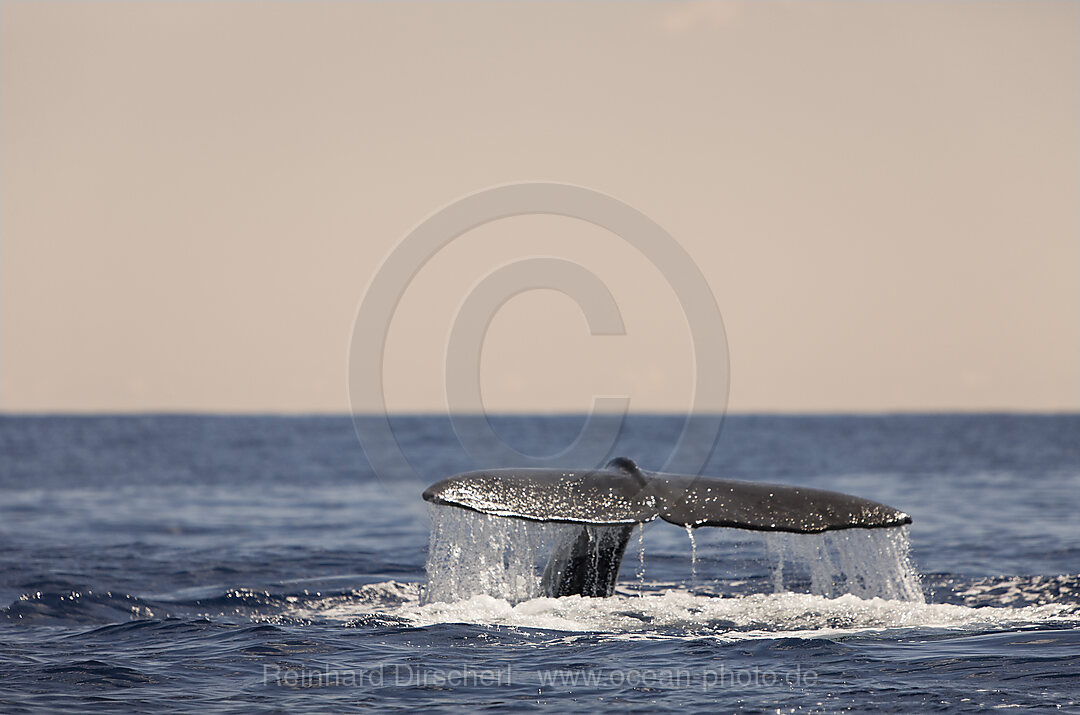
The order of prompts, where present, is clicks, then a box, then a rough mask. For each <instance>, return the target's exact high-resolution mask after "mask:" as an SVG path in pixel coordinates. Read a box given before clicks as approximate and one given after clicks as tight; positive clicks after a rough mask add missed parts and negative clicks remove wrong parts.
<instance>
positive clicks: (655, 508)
mask: <svg viewBox="0 0 1080 715" xmlns="http://www.w3.org/2000/svg"><path fill="white" fill-rule="evenodd" d="M423 496H424V499H425V500H426V501H429V502H432V503H433V504H437V505H443V506H452V507H458V508H460V509H466V510H469V511H473V512H479V513H480V514H485V515H488V516H495V517H506V518H510V519H514V520H525V521H533V522H543V523H554V524H566V525H574V526H572V527H569V528H564V529H562V530H561V531H562V532H565V533H562V534H561V535H560V537H559V538H558V539H556V543H555V546H554V548H553V550H552V553H551V555H550V558H549V559H548V560H547V563H546V565H545V566H544V569H543V576H542V577H541V578H540V581H539V584H538V588H539V592H538V593H536V594H534V595H543V596H549V597H560V596H572V595H581V596H597V597H603V596H611V595H612V594H613V593H614V591H615V584H616V582H617V580H618V573H619V567H620V565H621V563H622V558H623V554H624V553H625V551H626V545H627V542H628V541H629V539H630V535H631V532H632V530H633V526H634V525H635V524H643V523H645V522H649V521H653V520H654V519H656V518H657V517H659V518H660V519H662V520H664V521H667V522H670V523H672V524H678V525H680V526H684V527H687V528H697V527H702V526H713V527H728V528H735V529H749V530H753V531H766V532H768V531H773V532H788V533H794V534H820V533H822V532H826V531H837V530H841V529H881V528H889V527H899V526H903V525H905V524H910V523H911V517H910V516H908V515H907V514H906V513H904V512H902V511H900V510H898V509H894V508H893V507H890V506H886V505H885V504H881V503H878V502H875V501H870V500H869V499H862V498H860V497H855V496H852V495H850V494H842V493H840V492H832V491H825V490H822V489H809V488H805V487H791V486H784V485H777V484H762V483H758V482H747V481H737V480H729V479H717V478H714V477H699V476H690V475H681V474H665V473H661V472H648V471H645V470H642V469H640V468H639V467H638V466H637V464H635V463H634V461H633V460H631V459H628V458H626V457H616V458H615V459H612V460H611V461H610V462H608V464H607V465H606V466H605V467H604V468H603V469H585V470H553V469H494V470H480V471H475V472H466V473H464V474H458V475H456V476H453V477H449V478H447V479H444V480H442V481H440V482H437V483H435V484H433V485H432V486H430V487H428V489H427V490H425V491H424V495H423ZM433 536H434V534H433ZM433 547H434V541H433ZM458 551H459V552H460V546H459V547H458ZM507 558H509V559H511V560H512V559H513V558H514V555H513V554H512V553H507V554H505V555H501V556H500V559H502V560H504V561H505V560H506V559H507ZM531 566H532V565H531V564H529V567H530V568H531Z"/></svg>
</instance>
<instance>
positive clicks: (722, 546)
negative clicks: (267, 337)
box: [0, 415, 1080, 713]
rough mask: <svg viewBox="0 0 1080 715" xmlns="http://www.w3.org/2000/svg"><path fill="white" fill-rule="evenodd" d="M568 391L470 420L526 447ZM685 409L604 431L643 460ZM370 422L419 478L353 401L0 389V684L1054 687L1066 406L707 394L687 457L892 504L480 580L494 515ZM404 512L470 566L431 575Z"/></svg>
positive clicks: (336, 689)
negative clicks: (32, 408)
mask: <svg viewBox="0 0 1080 715" xmlns="http://www.w3.org/2000/svg"><path fill="white" fill-rule="evenodd" d="M583 420H584V418H583V417H582V416H573V415H570V416H557V417H541V416H515V417H500V418H496V419H494V422H495V428H496V431H497V432H498V433H499V434H500V435H501V436H502V437H503V438H504V439H505V440H506V442H507V443H508V444H510V445H512V446H513V447H514V448H516V449H518V450H520V451H522V452H524V453H529V454H535V455H543V454H550V453H553V452H557V451H558V449H559V448H560V447H562V446H565V445H568V444H570V442H572V440H573V438H574V436H575V435H576V434H577V433H578V431H579V430H580V428H581V427H582V424H583ZM681 426H682V421H681V420H680V419H679V418H677V417H669V416H631V417H629V418H628V419H627V421H626V423H625V424H624V425H623V427H622V432H621V433H620V440H619V442H618V443H617V445H616V447H615V449H614V450H613V453H614V454H623V455H625V456H628V457H631V458H633V459H635V460H637V461H638V463H639V464H640V465H641V466H642V467H644V468H647V469H656V468H658V467H660V466H661V464H662V462H663V459H664V458H665V457H666V455H667V454H668V452H669V451H670V449H671V445H672V444H673V440H674V439H675V438H677V436H678V434H679V431H680V429H681ZM359 427H360V429H361V430H363V429H365V422H364V420H363V419H361V420H360V421H359ZM393 427H394V434H395V436H396V438H397V440H398V443H399V444H400V447H401V451H402V453H403V454H404V455H405V456H406V458H407V459H408V461H409V463H410V464H411V467H412V470H414V471H415V475H410V474H408V470H404V471H401V472H400V473H395V474H385V473H376V470H375V469H373V468H372V466H371V465H370V464H369V462H368V460H367V459H366V458H365V453H364V451H363V449H362V448H361V445H360V441H359V440H358V438H357V435H356V432H355V430H354V424H353V421H352V420H351V419H350V418H349V417H347V416H345V417H337V416H332V417H320V416H311V417H232V416H230V417H218V416H89V417H52V416H49V417H38V416H4V417H0V712H4V713H17V712H24V711H36V710H45V709H49V710H51V709H59V708H73V709H78V710H108V711H119V712H132V711H160V710H170V711H171V710H177V709H180V710H198V711H200V712H236V711H248V710H252V709H254V710H260V711H261V710H270V711H282V712H326V711H349V710H358V709H366V708H380V709H399V710H403V709H408V710H418V711H420V710H422V711H439V710H444V711H450V710H458V709H468V710H497V709H506V710H514V711H518V710H533V709H551V710H556V711H560V712H562V711H594V710H598V709H599V710H607V709H610V710H617V711H639V710H640V711H654V710H657V709H675V708H678V709H685V710H687V711H702V712H706V711H707V712H726V711H734V710H740V711H746V712H769V713H776V712H782V713H786V712H836V711H852V712H930V711H945V712H956V711H971V712H975V711H985V710H992V709H1016V708H1019V709H1033V710H1038V711H1047V710H1060V711H1062V712H1080V416H1078V415H1044V416H1038V415H1026V416H1018V415H884V416H867V417H863V416H860V417H845V416H806V417H798V416H767V415H763V416H730V417H728V418H727V419H726V420H725V422H724V425H723V431H722V433H721V437H720V440H719V442H718V444H717V446H716V450H715V452H714V453H713V456H712V458H711V460H710V461H709V463H708V465H707V466H706V468H705V470H704V473H705V474H708V475H713V476H722V477H729V478H734V479H750V480H759V481H768V482H779V483H786V484H793V485H806V486H812V487H819V488H825V489H833V490H838V491H843V492H848V493H852V494H856V495H859V496H862V497H867V498H870V499H874V500H877V501H881V502H884V503H886V504H889V505H891V506H895V507H897V508H900V509H903V510H904V511H906V512H908V513H909V514H910V515H911V516H912V518H913V520H914V521H913V523H912V524H911V526H910V527H906V528H905V529H892V530H886V531H888V532H889V534H888V536H887V537H885V536H877V537H874V538H873V539H869V538H867V539H863V538H862V537H861V536H860V534H861V535H863V536H865V535H866V534H870V533H871V532H868V531H865V530H851V531H850V532H837V533H838V534H847V536H844V538H842V539H841V538H839V537H837V538H835V539H833V540H832V541H828V542H826V541H824V540H823V538H824V537H821V536H816V537H798V536H791V535H765V534H759V533H754V532H744V531H737V530H731V529H705V528H703V529H697V530H695V531H694V532H693V534H692V536H693V538H692V539H691V538H690V536H689V535H688V534H687V532H686V531H684V530H683V529H680V528H679V527H676V526H673V525H671V524H666V523H653V524H649V525H647V526H646V527H645V528H644V529H643V530H639V532H638V533H635V535H634V536H633V537H632V539H631V542H630V547H629V548H628V550H627V554H626V558H625V560H624V562H623V566H622V571H621V577H620V585H619V587H618V590H617V593H616V595H615V596H614V597H612V598H607V599H590V598H580V597H570V598H563V599H546V598H535V597H530V594H529V593H527V590H528V589H526V590H525V591H520V590H519V591H514V592H513V593H509V592H504V591H502V590H500V588H502V587H499V588H494V587H489V586H488V585H485V583H486V582H483V579H484V578H487V576H485V575H484V574H485V573H486V572H485V569H488V570H489V571H490V568H496V567H497V569H502V572H501V573H502V574H503V576H505V574H506V572H508V571H513V569H514V568H515V567H514V566H513V563H511V562H513V561H514V559H515V558H517V552H515V551H514V550H513V549H509V548H507V545H508V544H509V545H510V546H513V544H514V543H518V542H513V543H511V542H509V541H506V537H505V534H503V536H499V535H498V534H496V535H495V536H492V537H490V538H488V537H484V538H470V534H472V535H473V536H476V534H480V533H481V532H480V531H476V529H478V528H481V527H483V528H489V527H490V528H496V527H497V528H503V527H502V526H501V524H504V523H505V521H506V520H497V521H498V522H499V523H498V524H495V526H494V527H493V526H492V524H491V523H490V522H485V524H486V525H483V524H482V525H479V526H478V522H477V521H476V520H477V519H492V518H491V517H479V516H477V515H471V516H466V515H468V514H469V513H468V512H464V511H461V510H456V509H451V508H449V507H431V506H429V505H427V504H426V503H424V502H423V501H422V500H421V498H420V493H421V491H422V490H423V488H424V487H425V486H427V485H428V484H430V483H432V482H435V481H437V480H439V479H442V478H444V477H446V476H448V475H450V474H453V473H456V472H460V471H464V470H467V469H470V468H475V467H476V466H477V465H475V464H473V463H472V462H471V458H469V456H468V455H467V454H466V453H464V452H463V451H462V449H461V448H460V447H459V446H458V445H457V443H456V442H455V440H454V435H453V431H452V430H451V428H450V426H449V422H448V420H446V419H445V418H439V417H419V416H417V417H401V418H395V419H394V421H393ZM658 462H659V463H658ZM482 466H489V467H490V466H496V465H482ZM567 466H589V465H567ZM451 512H452V513H451ZM433 520H434V523H435V524H436V525H437V526H438V528H437V529H436V534H435V538H434V539H430V535H431V533H432V532H431V526H432V523H433ZM470 520H471V521H470ZM470 530H472V531H470ZM483 533H484V534H486V533H488V532H483ZM492 533H494V532H492ZM500 533H501V532H500ZM515 538H517V537H515ZM529 538H531V537H529ZM500 539H501V540H500ZM800 539H801V540H800ZM813 539H817V540H818V541H813ZM429 540H430V541H431V542H432V545H433V547H434V549H435V550H436V551H438V552H439V553H451V552H453V550H454V547H453V546H450V547H448V546H447V544H448V543H449V541H452V542H454V544H457V545H458V546H459V547H460V548H459V549H458V552H457V555H456V556H455V558H458V559H459V563H462V564H464V563H465V562H469V564H470V566H469V569H472V570H469V569H466V568H464V567H462V569H463V570H462V571H461V572H460V574H459V575H460V578H459V579H458V581H457V582H455V583H448V582H445V579H446V578H447V575H446V573H445V572H440V573H441V575H440V576H439V578H441V579H443V582H442V583H441V584H439V585H438V588H436V589H435V590H429V591H427V592H425V590H424V589H425V583H426V574H425V563H426V559H427V553H428V547H429ZM520 543H525V542H520ZM528 543H530V544H531V543H533V542H528ZM909 546H910V551H908V548H909ZM520 548H525V547H520ZM529 548H532V547H529ZM463 550H464V551H463ZM526 550H528V549H526ZM827 553H828V554H832V555H831V556H828V558H826V554H827ZM532 556H535V554H533V555H532ZM523 558H524V557H523ZM462 559H463V560H464V561H462ZM470 559H473V561H470ZM828 559H832V561H828ZM845 559H846V561H845ZM825 561H828V563H829V564H832V566H829V568H825V566H823V565H822V564H824V563H825ZM496 562H497V563H496ZM492 564H495V565H494V566H492ZM837 564H841V565H837ZM842 564H847V565H846V566H844V565H842ZM489 567H490V568H489ZM830 568H831V569H832V572H831V574H830V572H829V569H830ZM823 569H824V571H823ZM519 571H520V569H519ZM841 571H843V572H844V574H846V575H845V576H844V577H845V578H848V581H846V582H845V581H843V579H840V580H835V579H834V578H833V577H837V578H839V576H841V575H843V574H840V572H841ZM856 571H857V572H858V574H857V576H858V578H857V579H856V578H855V576H853V574H855V572H856ZM916 572H917V575H916ZM466 574H468V575H466ZM830 579H833V580H830ZM912 579H915V580H912ZM912 584H914V591H911V590H910V588H911V585H912ZM433 585H434V584H433ZM503 585H504V586H505V584H503ZM526 585H527V584H526ZM440 589H441V590H440ZM425 593H426V594H427V595H425ZM432 595H434V596H437V598H433V597H432Z"/></svg>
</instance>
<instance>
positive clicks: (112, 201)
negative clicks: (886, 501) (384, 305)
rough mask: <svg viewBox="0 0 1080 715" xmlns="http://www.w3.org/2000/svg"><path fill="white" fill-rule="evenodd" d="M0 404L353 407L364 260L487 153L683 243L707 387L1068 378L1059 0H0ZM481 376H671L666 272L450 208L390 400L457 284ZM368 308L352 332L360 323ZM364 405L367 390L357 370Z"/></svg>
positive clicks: (398, 324)
mask: <svg viewBox="0 0 1080 715" xmlns="http://www.w3.org/2000/svg"><path fill="white" fill-rule="evenodd" d="M0 13H2V16H0V191H2V193H0V409H3V410H6V411H20V410H34V411H50V410H65V411H87V410H91V411H92V410H211V411H266V410H269V411H280V412H290V411H345V410H348V409H349V407H350V405H349V399H348V391H347V379H346V374H347V367H348V365H347V362H348V351H349V344H350V339H351V332H352V328H353V322H354V319H355V316H356V311H357V307H358V305H359V304H360V301H361V299H362V297H363V295H364V293H365V290H366V289H367V287H368V286H369V284H370V283H371V281H372V280H373V278H374V277H375V275H376V273H377V272H378V270H379V268H380V266H381V265H382V264H383V261H384V260H385V259H386V257H387V256H388V255H389V254H390V252H391V251H392V250H393V248H394V247H395V245H397V244H398V242H399V241H401V240H402V239H403V238H404V237H405V236H406V234H408V233H409V231H410V230H411V229H412V228H413V227H415V226H416V225H417V224H419V223H420V222H421V221H423V220H424V219H425V218H426V217H428V216H429V215H431V214H432V213H433V212H435V211H436V210H438V209H439V208H440V207H442V206H445V205H447V204H448V203H450V202H452V201H454V200H455V199H458V198H460V197H463V196H466V195H469V194H472V193H474V192H477V191H480V190H482V189H485V188H488V187H492V186H495V185H500V184H506V183H510V182H519V181H527V180H544V181H552V182H565V183H569V184H575V185H580V186H584V187H589V188H591V189H594V190H596V191H600V192H603V193H605V194H608V195H610V196H613V197H616V198H618V199H620V200H621V201H623V202H626V203H627V204H629V205H630V206H632V207H634V208H636V209H637V210H638V211H640V212H642V213H643V214H645V215H647V216H649V217H650V218H651V219H652V220H654V221H655V222H657V223H658V224H659V225H660V226H662V227H664V228H665V229H666V230H667V231H668V232H670V234H671V235H672V236H673V237H674V238H675V239H676V240H677V241H678V242H679V243H680V244H681V245H682V247H683V249H685V251H686V252H687V253H688V254H689V256H690V257H691V258H692V259H693V261H694V263H696V265H697V266H698V268H700V271H701V273H702V274H703V275H704V277H705V278H706V280H707V281H708V284H709V286H710V287H711V289H712V292H713V293H714V294H715V296H716V300H717V303H718V305H719V308H720V311H721V312H722V314H723V318H724V321H725V324H726V328H727V340H728V345H729V351H730V361H731V389H730V405H729V407H730V409H731V410H733V411H746V410H779V411H836V410H853V411H882V410H922V409H927V410H938V409H963V410H969V409H975V410H982V409H1007V410H1061V409H1069V410H1075V409H1077V408H1078V407H1080V220H1078V219H1080V211H1078V203H1080V101H1078V100H1080V53H1078V47H1080V42H1078V40H1080V6H1078V5H1077V4H1076V3H1073V2H952V1H946V2H837V3H820V2H747V3H716V4H712V3H664V4H660V3H655V4H653V3H647V2H633V3H625V4H616V3H583V4H571V3H563V2H544V3H510V2H506V3H452V2H439V3H431V4H428V3H423V2H408V3H400V4H380V3H372V2H358V3H345V2H333V3H318V2H268V3H261V2H239V1H230V2H173V3H167V2H122V3H102V2H70V3H68V2H28V1H23V2H12V1H6V2H3V4H2V9H0ZM532 256H552V257H557V258H562V259H565V260H566V261H569V262H571V263H573V264H575V265H578V266H581V267H583V268H585V269H587V270H588V271H590V272H592V273H593V274H595V275H596V277H598V278H599V279H601V280H602V281H603V282H604V283H605V284H606V285H607V286H608V289H609V290H610V292H611V295H612V297H613V298H614V299H615V303H616V304H617V306H618V309H619V312H620V313H621V316H622V320H623V323H624V325H625V335H590V333H589V329H588V324H587V323H586V320H585V317H584V315H583V313H582V309H581V308H580V307H578V305H577V304H575V302H574V301H573V300H572V299H571V298H570V297H568V296H567V295H563V294H560V293H558V292H555V291H553V290H534V291H529V292H526V293H523V294H521V295H518V296H516V297H514V298H512V299H510V300H509V301H508V302H506V303H505V305H503V306H502V307H501V309H500V310H499V311H498V312H497V313H496V314H494V317H493V319H492V321H491V324H490V328H489V330H488V333H487V338H486V341H485V342H484V348H483V353H482V356H483V357H482V360H481V364H480V365H478V366H476V369H477V370H478V371H479V376H480V382H481V385H482V388H483V396H484V401H485V405H486V407H487V408H488V409H490V410H573V411H578V410H586V409H588V407H589V406H590V404H591V402H592V399H593V396H596V395H616V396H617V395H624V396H629V397H630V400H631V405H632V408H633V409H637V410H676V411H682V410H685V409H686V408H687V407H688V405H689V400H690V394H691V390H692V387H693V384H694V379H695V377H694V376H695V370H708V369H710V368H711V367H713V366H695V365H694V361H693V359H692V348H691V340H690V331H689V329H688V325H687V320H686V318H684V316H683V312H682V308H681V307H680V305H679V303H678V301H677V300H676V297H675V293H674V292H673V290H672V288H671V286H670V285H669V283H668V281H669V280H672V281H674V282H679V281H680V280H681V277H679V276H675V277H671V276H665V275H663V274H662V272H661V271H659V270H658V269H657V268H656V266H654V265H653V264H651V263H650V261H649V260H648V259H647V258H646V257H645V256H643V255H642V254H641V253H639V252H637V250H636V249H634V248H633V247H632V246H630V245H629V244H628V243H627V242H626V241H625V240H623V239H622V238H620V237H619V236H617V235H615V234H613V233H609V232H607V231H605V230H603V229H600V228H597V227H595V226H592V225H590V224H587V223H584V222H582V221H578V220H575V219H571V218H564V217H555V216H532V217H530V216H523V217H516V218H510V219H505V220H502V221H497V222H494V223H489V224H487V225H485V226H483V227H481V228H478V229H476V230H474V231H470V232H468V233H466V234H464V235H462V236H461V237H460V238H459V239H457V240H455V241H454V242H453V243H451V244H450V245H449V246H447V247H446V248H445V249H443V250H442V251H440V252H439V253H438V254H437V255H435V256H434V257H433V258H432V259H431V260H430V261H429V262H428V263H427V264H426V265H425V266H424V267H423V268H422V269H421V270H420V271H419V272H418V273H417V274H416V276H415V278H414V279H413V280H412V281H411V283H409V284H408V287H407V290H406V292H405V293H404V295H403V297H402V301H401V304H400V306H399V308H398V311H397V313H396V314H395V316H394V319H393V321H392V323H391V325H390V326H389V334H388V340H387V344H386V361H387V363H386V373H385V389H386V396H387V404H388V406H389V408H390V409H397V410H439V409H443V408H444V407H445V405H446V400H447V398H446V388H445V380H446V378H445V367H444V365H445V359H446V358H445V354H446V349H447V340H448V335H449V333H450V328H451V326H452V325H453V324H454V320H455V316H456V315H457V314H458V311H459V310H460V308H461V306H462V305H463V303H464V301H465V300H466V297H467V296H469V295H470V293H471V291H472V290H473V288H474V287H475V286H476V285H477V284H479V283H480V282H481V281H483V280H484V278H485V276H488V275H489V274H491V273H492V272H493V271H496V270H497V269H499V268H500V267H502V266H504V265H506V264H508V263H511V262H513V261H516V260H519V259H522V258H528V257H532ZM371 339H372V340H381V336H379V335H373V336H371ZM357 407H358V408H359V409H366V410H375V409H381V406H380V405H373V404H361V405H357Z"/></svg>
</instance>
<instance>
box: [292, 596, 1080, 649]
mask: <svg viewBox="0 0 1080 715" xmlns="http://www.w3.org/2000/svg"><path fill="white" fill-rule="evenodd" d="M376 593H385V594H387V595H389V596H391V598H389V600H388V601H385V602H383V603H382V604H381V605H380V604H378V603H375V602H374V600H372V599H369V598H368V597H369V596H373V595H375V594H376ZM364 595H365V598H362V599H347V598H334V599H327V600H326V602H320V603H315V604H311V603H309V604H307V605H306V606H303V607H300V608H296V609H294V610H293V612H291V613H290V614H289V615H291V616H294V617H299V618H318V619H320V620H327V621H341V622H348V621H351V620H355V619H358V618H361V617H363V616H368V615H371V614H378V615H380V616H383V617H388V618H392V619H395V620H397V621H399V622H404V623H408V624H410V625H414V626H417V627H421V626H430V625H435V624H439V623H471V624H478V625H499V626H513V627H521V628H538V629H545V630H556V631H568V632H601V633H608V634H615V635H619V636H625V637H635V638H642V637H644V638H683V637H687V636H692V637H697V636H700V635H709V636H710V637H716V638H719V639H721V640H731V641H735V640H745V639H755V638H775V637H777V636H778V635H782V636H784V637H795V638H822V637H830V636H835V635H844V634H853V633H858V632H867V631H871V632H872V631H881V630H888V629H897V628H918V629H927V628H932V629H946V630H982V629H986V628H1001V627H1014V626H1030V625H1034V624H1046V623H1055V622H1061V623H1065V622H1075V621H1076V620H1077V617H1078V613H1077V611H1078V609H1077V607H1076V606H1075V605H1070V604H1061V603H1056V604H1046V605H1041V606H1025V607H1022V608H996V607H986V606H984V607H980V608H972V607H969V606H959V605H951V604H926V603H918V602H913V601H897V600H887V599H883V598H868V599H867V598H859V597H858V596H854V595H851V594H845V595H843V596H839V597H836V598H826V597H824V596H818V595H813V594H805V593H779V594H754V595H751V596H739V597H734V598H723V597H717V596H709V595H702V594H700V593H691V592H689V591H687V590H683V589H670V590H666V591H662V592H657V593H650V594H643V595H638V594H633V595H627V594H619V595H615V596H612V597H610V598H583V597H581V596H569V597H564V598H533V599H529V600H525V601H522V602H520V603H516V604H512V603H510V602H509V601H507V600H505V599H501V598H495V597H492V596H490V595H486V594H477V595H473V596H470V597H469V598H466V599H463V600H459V601H454V602H434V603H421V601H420V598H419V589H418V588H417V587H416V586H415V585H413V586H412V587H410V586H408V585H402V584H392V583H391V584H385V585H372V586H371V587H368V590H367V591H366V592H365V594H364ZM403 599H404V600H403Z"/></svg>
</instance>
